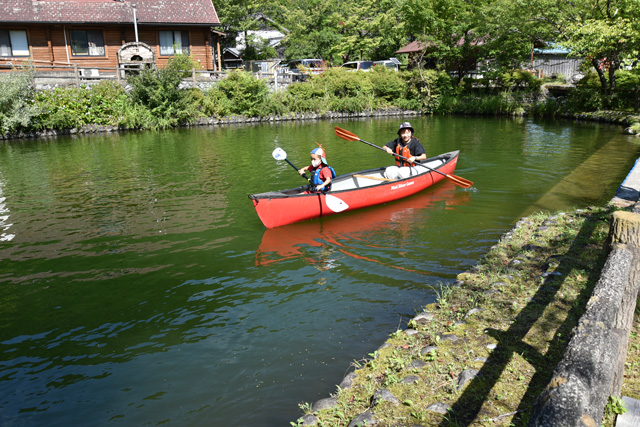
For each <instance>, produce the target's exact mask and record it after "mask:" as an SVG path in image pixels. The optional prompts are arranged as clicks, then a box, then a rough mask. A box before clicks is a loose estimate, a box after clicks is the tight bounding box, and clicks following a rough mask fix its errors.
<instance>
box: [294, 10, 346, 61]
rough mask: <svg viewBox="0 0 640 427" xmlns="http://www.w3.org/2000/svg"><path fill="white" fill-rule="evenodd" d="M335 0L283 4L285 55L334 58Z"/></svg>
mask: <svg viewBox="0 0 640 427" xmlns="http://www.w3.org/2000/svg"><path fill="white" fill-rule="evenodd" d="M338 4H339V3H338V2H336V1H335V0H326V1H325V0H299V1H292V2H290V3H288V4H287V6H286V8H287V14H286V21H285V24H284V26H285V27H286V28H287V29H288V30H289V34H288V35H287V36H286V37H285V45H286V51H285V56H286V57H287V58H288V59H302V58H322V59H324V60H326V61H328V62H334V61H335V60H336V59H338V57H335V58H334V54H333V47H334V46H335V45H336V44H337V43H339V42H340V40H341V38H342V36H341V35H340V33H339V26H338V23H339V16H338V13H337V5H338Z"/></svg>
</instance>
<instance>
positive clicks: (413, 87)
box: [396, 70, 453, 113]
mask: <svg viewBox="0 0 640 427" xmlns="http://www.w3.org/2000/svg"><path fill="white" fill-rule="evenodd" d="M404 79H405V82H406V93H405V96H404V99H400V100H399V101H398V102H396V105H397V106H398V107H400V108H411V109H416V110H422V111H425V112H428V113H432V112H434V111H436V110H437V109H438V106H439V104H440V97H441V96H443V95H448V94H451V93H452V92H453V85H452V81H451V77H449V75H448V74H447V73H446V72H444V71H436V70H422V71H420V70H412V71H409V72H406V73H404Z"/></svg>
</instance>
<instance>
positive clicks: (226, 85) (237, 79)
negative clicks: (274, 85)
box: [209, 71, 270, 117]
mask: <svg viewBox="0 0 640 427" xmlns="http://www.w3.org/2000/svg"><path fill="white" fill-rule="evenodd" d="M215 90H216V91H219V92H220V93H216V92H215V91H214V92H211V91H209V92H210V96H212V97H213V99H217V100H219V101H220V100H222V98H221V95H224V97H226V100H227V101H228V103H227V102H226V101H224V100H222V103H223V107H224V108H225V109H227V108H228V111H229V113H231V114H242V115H245V116H248V117H264V116H267V115H269V113H270V110H269V106H268V103H267V99H268V98H267V95H268V94H269V88H268V87H267V84H266V82H265V81H264V80H260V79H258V78H256V77H255V76H254V75H253V74H251V73H246V72H244V71H234V72H231V73H230V74H229V76H228V77H227V78H226V79H224V80H221V81H220V82H219V83H218V85H217V88H216V89H215ZM212 102H213V101H212Z"/></svg>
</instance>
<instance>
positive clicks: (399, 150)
mask: <svg viewBox="0 0 640 427" xmlns="http://www.w3.org/2000/svg"><path fill="white" fill-rule="evenodd" d="M396 154H397V155H399V156H402V157H406V158H407V159H408V158H409V157H411V151H410V150H409V144H407V145H404V146H403V145H402V144H400V143H398V144H396ZM396 165H397V166H399V167H402V166H415V165H416V164H415V163H409V162H406V161H404V160H403V159H401V158H399V157H396Z"/></svg>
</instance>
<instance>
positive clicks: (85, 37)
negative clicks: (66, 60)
mask: <svg viewBox="0 0 640 427" xmlns="http://www.w3.org/2000/svg"><path fill="white" fill-rule="evenodd" d="M69 35H70V36H71V53H72V54H73V56H104V36H103V35H102V31H101V30H71V31H69Z"/></svg>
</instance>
